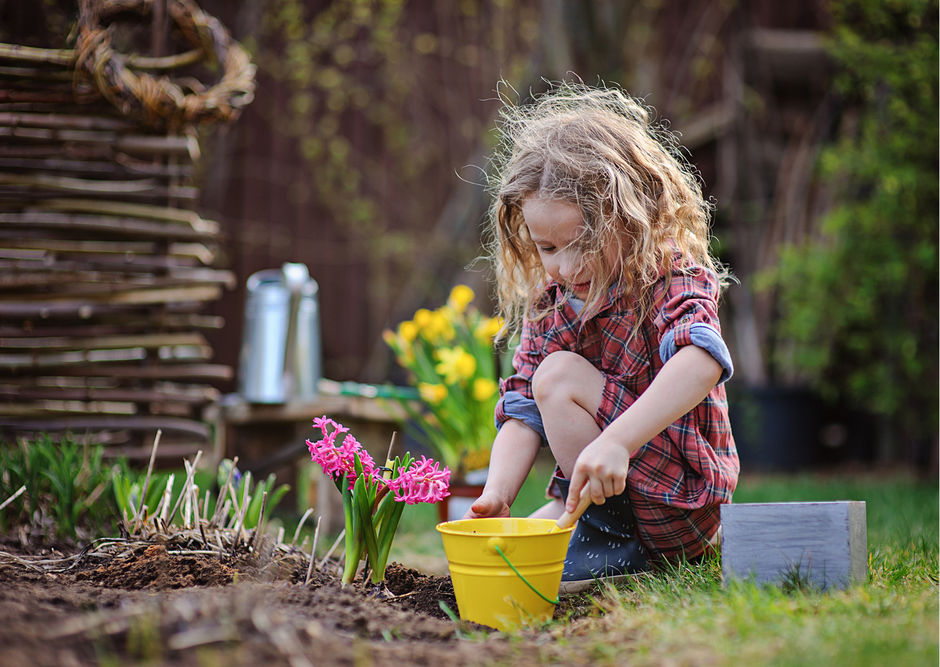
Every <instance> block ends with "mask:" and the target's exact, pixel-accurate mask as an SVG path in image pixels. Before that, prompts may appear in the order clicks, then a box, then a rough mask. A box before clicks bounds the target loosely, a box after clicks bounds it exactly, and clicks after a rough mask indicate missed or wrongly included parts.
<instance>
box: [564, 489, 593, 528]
mask: <svg viewBox="0 0 940 667" xmlns="http://www.w3.org/2000/svg"><path fill="white" fill-rule="evenodd" d="M590 504H591V485H590V484H585V485H584V488H582V489H581V496H580V497H579V498H578V506H577V508H575V510H574V512H569V511H567V510H565V513H564V514H562V515H561V517H560V518H559V519H558V521H556V522H555V526H556V527H557V530H564V529H566V528H570V527H571V526H573V525H574V524H575V522H576V521H577V520H578V519H579V518H580V517H581V515H582V514H584V510H586V509H587V508H588V505H590Z"/></svg>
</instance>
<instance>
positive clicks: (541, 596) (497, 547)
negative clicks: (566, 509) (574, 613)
mask: <svg viewBox="0 0 940 667" xmlns="http://www.w3.org/2000/svg"><path fill="white" fill-rule="evenodd" d="M493 548H494V549H496V553H498V554H499V555H500V556H502V557H503V560H504V561H506V565H508V566H509V568H510V569H511V570H512V571H513V572H515V573H516V576H518V577H519V578H520V579H522V583H524V584H525V585H526V586H528V587H529V588H531V589H532V592H534V593H535V594H536V595H538V596H539V597H540V598H542V599H543V600H545V601H546V602H547V603H549V604H558V598H555V599H554V600H549V599H548V598H547V597H545V596H544V595H542V592H541V591H540V590H539V589H537V588H536V587H535V586H533V585H532V584H530V583H529V580H528V579H526V578H525V577H523V576H522V573H521V572H519V570H517V569H516V566H515V565H513V564H512V563H510V562H509V559H508V558H506V554H504V553H503V550H502V549H500V548H499V545H498V544H494V545H493Z"/></svg>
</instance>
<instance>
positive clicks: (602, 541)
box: [555, 477, 650, 593]
mask: <svg viewBox="0 0 940 667" xmlns="http://www.w3.org/2000/svg"><path fill="white" fill-rule="evenodd" d="M555 482H556V483H557V484H558V488H559V489H560V490H561V492H562V494H563V495H564V497H567V495H568V485H569V483H570V480H567V479H565V478H563V477H555ZM649 569H650V564H649V556H648V555H647V553H646V549H644V548H643V544H642V543H641V542H640V538H639V537H637V534H636V520H635V519H634V517H633V509H632V508H631V507H630V499H629V497H628V496H627V492H626V491H624V492H623V493H621V494H620V495H619V496H612V497H610V498H608V499H607V502H605V503H604V504H603V505H590V506H589V507H588V508H587V509H586V510H585V511H584V514H582V515H581V518H580V519H578V523H577V524H576V525H575V528H574V532H573V533H572V535H571V542H569V543H568V553H567V555H566V556H565V569H564V571H563V572H562V575H561V587H560V589H559V590H560V592H562V593H576V592H578V591H580V590H584V589H585V588H588V587H589V586H590V585H591V584H593V583H594V582H595V581H598V580H604V581H618V580H620V579H624V578H626V577H628V576H630V575H632V574H636V573H638V572H644V571H646V570H649Z"/></svg>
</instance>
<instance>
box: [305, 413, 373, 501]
mask: <svg viewBox="0 0 940 667" xmlns="http://www.w3.org/2000/svg"><path fill="white" fill-rule="evenodd" d="M313 426H314V428H319V429H320V430H321V431H322V432H323V438H322V439H321V440H318V441H317V442H310V441H309V440H307V449H308V450H309V451H310V459H311V460H312V461H313V462H314V463H317V464H319V465H320V467H322V468H323V472H324V473H325V474H326V475H327V476H328V477H330V478H331V479H334V480H338V479H340V478H342V477H346V478H348V479H349V480H350V486H351V485H352V484H354V483H355V481H356V454H359V462H360V463H361V464H362V471H363V474H365V475H366V476H369V477H371V476H372V473H373V470H374V469H375V462H374V461H373V460H372V456H371V455H370V454H369V452H368V451H366V449H365V447H363V446H362V445H361V444H360V443H359V442H358V441H357V440H356V439H355V438H354V437H353V436H352V435H351V434H350V433H349V429H348V428H346V427H345V426H343V425H342V424H338V423H336V422H335V421H333V420H332V419H327V418H326V417H322V418H317V419H314V420H313ZM330 427H332V428H333V430H332V431H329V430H328V429H329V428H330ZM340 433H345V434H346V437H345V438H343V444H342V445H340V446H337V445H336V436H337V434H340Z"/></svg>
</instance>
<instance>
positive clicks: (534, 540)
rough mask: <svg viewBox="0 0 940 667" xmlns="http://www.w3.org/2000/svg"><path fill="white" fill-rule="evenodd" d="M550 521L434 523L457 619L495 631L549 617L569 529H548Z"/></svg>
mask: <svg viewBox="0 0 940 667" xmlns="http://www.w3.org/2000/svg"><path fill="white" fill-rule="evenodd" d="M554 525H555V522H554V521H551V520H550V519H465V520H462V521H448V522H447V523H441V524H438V526H437V530H438V531H439V532H440V533H441V538H442V539H443V540H444V553H445V554H446V556H447V562H448V565H449V567H450V578H451V581H453V583H454V594H455V595H456V597H457V608H458V611H459V612H460V618H462V619H464V620H466V621H473V622H475V623H480V624H482V625H488V626H490V627H492V628H496V629H498V630H508V629H511V628H513V627H517V626H520V625H523V624H527V623H532V622H540V621H547V620H550V619H551V618H552V614H554V612H555V601H557V599H558V586H559V585H560V584H561V572H562V570H563V569H564V565H565V554H566V553H567V551H568V540H569V538H570V537H571V531H572V530H573V528H568V529H566V530H560V531H558V532H555V533H549V532H548V531H549V530H551V529H552V527H553V526H554ZM526 582H528V583H526ZM533 589H535V590H533ZM536 591H538V592H536Z"/></svg>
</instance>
